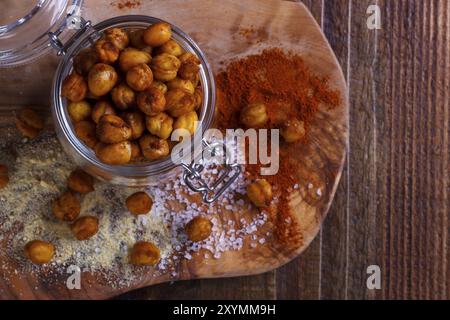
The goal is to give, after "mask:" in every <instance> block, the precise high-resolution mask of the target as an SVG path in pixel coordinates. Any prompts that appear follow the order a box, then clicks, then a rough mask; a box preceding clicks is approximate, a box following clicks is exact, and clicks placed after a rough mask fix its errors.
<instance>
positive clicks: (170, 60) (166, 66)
mask: <svg viewBox="0 0 450 320" xmlns="http://www.w3.org/2000/svg"><path fill="white" fill-rule="evenodd" d="M180 65H181V63H180V60H178V58H177V57H175V56H173V55H171V54H167V53H161V54H159V55H157V56H156V57H154V58H153V60H152V62H151V67H152V70H153V75H154V76H155V79H156V80H160V81H170V80H173V79H175V78H176V77H177V72H178V69H179V68H180Z"/></svg>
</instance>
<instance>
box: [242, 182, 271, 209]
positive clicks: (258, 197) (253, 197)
mask: <svg viewBox="0 0 450 320" xmlns="http://www.w3.org/2000/svg"><path fill="white" fill-rule="evenodd" d="M247 196H248V198H249V199H250V201H251V202H252V203H253V204H254V205H255V206H257V207H258V208H261V207H267V206H268V205H269V204H270V202H271V201H272V199H273V195H272V186H271V185H270V183H269V182H267V180H265V179H258V180H256V181H255V182H253V183H252V184H250V185H248V186H247Z"/></svg>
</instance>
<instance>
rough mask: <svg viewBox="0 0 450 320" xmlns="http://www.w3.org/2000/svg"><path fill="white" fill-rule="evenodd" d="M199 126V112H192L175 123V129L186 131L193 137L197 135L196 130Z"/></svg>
mask: <svg viewBox="0 0 450 320" xmlns="http://www.w3.org/2000/svg"><path fill="white" fill-rule="evenodd" d="M197 125H198V115H197V112H195V111H191V112H188V113H185V114H183V115H181V116H179V117H178V118H177V120H176V121H175V123H174V125H173V128H174V129H185V130H187V131H189V133H190V134H191V135H193V134H194V133H195V130H197Z"/></svg>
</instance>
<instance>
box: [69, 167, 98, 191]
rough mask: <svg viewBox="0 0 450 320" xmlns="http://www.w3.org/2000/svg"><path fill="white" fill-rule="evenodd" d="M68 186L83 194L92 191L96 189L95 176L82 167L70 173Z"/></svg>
mask: <svg viewBox="0 0 450 320" xmlns="http://www.w3.org/2000/svg"><path fill="white" fill-rule="evenodd" d="M67 186H68V187H69V189H70V190H72V191H74V192H78V193H81V194H86V193H90V192H92V191H94V190H95V189H94V178H93V177H92V176H91V175H89V174H87V173H86V172H84V171H83V170H80V169H77V170H74V171H72V172H71V173H70V175H69V178H68V179H67Z"/></svg>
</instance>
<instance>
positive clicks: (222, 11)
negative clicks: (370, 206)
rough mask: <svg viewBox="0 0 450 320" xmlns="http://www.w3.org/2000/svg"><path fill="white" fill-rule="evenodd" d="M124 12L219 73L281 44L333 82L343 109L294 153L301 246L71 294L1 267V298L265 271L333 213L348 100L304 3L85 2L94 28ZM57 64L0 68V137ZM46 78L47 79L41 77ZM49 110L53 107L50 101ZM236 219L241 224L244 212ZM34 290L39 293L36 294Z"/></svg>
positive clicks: (91, 293)
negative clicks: (192, 44) (186, 44)
mask: <svg viewBox="0 0 450 320" xmlns="http://www.w3.org/2000/svg"><path fill="white" fill-rule="evenodd" d="M100 3H101V5H100ZM126 14H142V15H150V16H155V17H159V18H162V19H164V20H167V21H169V22H171V23H173V24H175V25H177V26H178V27H180V28H181V29H182V30H184V31H185V32H187V33H188V34H189V35H190V36H191V37H192V38H193V39H194V40H195V41H196V42H197V43H198V44H199V45H200V47H201V48H202V49H203V50H204V52H205V53H206V56H207V58H208V59H209V61H210V63H211V64H212V66H213V68H214V71H215V72H217V71H219V70H220V69H221V68H222V67H223V66H224V64H223V63H222V62H223V61H227V60H230V59H233V58H236V57H241V56H245V55H248V54H252V53H255V52H258V51H260V50H261V49H263V48H265V47H275V46H276V47H283V48H285V49H287V50H292V51H294V52H295V53H298V54H300V55H302V57H303V58H304V60H305V62H306V64H307V65H308V66H309V67H310V68H311V69H312V70H313V71H314V72H315V73H317V74H319V75H322V76H328V77H330V83H331V86H332V87H333V88H335V89H338V90H339V91H340V92H341V94H342V96H343V103H342V105H341V107H339V108H336V109H334V110H324V111H321V112H320V113H319V114H318V116H317V118H316V120H315V122H314V123H313V125H312V126H311V131H310V139H309V143H308V144H307V145H302V146H299V149H298V153H296V154H293V155H292V156H293V157H294V158H295V160H296V161H298V162H299V163H300V164H301V165H302V166H301V167H302V170H301V172H298V173H296V174H298V177H299V178H300V179H302V181H305V184H303V183H302V184H301V185H300V189H299V190H298V191H297V192H294V193H293V197H292V200H291V203H290V205H291V206H292V208H293V209H294V212H295V214H296V216H297V219H298V222H299V224H298V227H299V231H300V232H301V235H302V238H303V242H302V244H301V245H297V246H283V247H281V246H279V245H278V244H277V243H276V241H275V240H272V241H270V240H269V241H268V242H266V243H265V244H264V245H261V246H258V247H257V248H254V249H251V250H250V249H249V248H248V247H246V246H244V248H243V249H242V250H240V251H231V252H227V253H225V254H223V255H222V257H221V258H220V259H218V260H216V259H208V260H205V259H204V257H203V255H194V256H193V259H192V260H189V261H188V260H184V261H183V262H182V263H181V264H180V266H179V270H178V271H179V272H178V275H177V277H176V278H175V279H174V278H171V277H170V276H169V275H168V274H166V275H159V276H155V275H153V274H152V273H151V272H150V273H149V274H148V276H146V277H145V279H144V280H143V281H139V282H138V283H134V284H133V285H132V286H130V287H126V288H121V289H115V288H111V287H109V286H107V285H105V284H102V283H101V281H100V280H98V279H97V278H96V275H95V274H85V275H83V277H82V288H81V290H68V289H67V288H66V286H65V281H60V282H52V283H51V284H47V283H45V281H43V280H42V279H39V278H37V277H35V276H34V275H32V274H20V273H19V274H17V275H14V276H10V275H9V276H8V277H7V278H6V277H4V276H3V275H2V269H1V268H0V298H3V299H8V298H21V299H36V298H37V299H65V298H73V299H104V298H110V297H113V296H115V295H118V294H121V293H124V292H126V291H129V290H133V289H137V288H140V287H145V286H149V285H154V284H157V283H161V282H166V281H174V280H175V281H176V280H189V279H196V278H225V277H234V276H243V275H253V274H259V273H263V272H267V271H270V270H273V269H275V268H278V267H280V266H282V265H283V264H285V263H287V262H289V261H290V260H292V259H293V258H295V257H297V256H298V255H299V254H300V253H302V252H303V251H304V250H305V248H306V247H307V246H308V245H309V244H310V242H311V241H312V240H313V238H314V237H315V236H316V235H317V233H318V231H319V228H320V226H321V223H322V222H323V219H324V218H325V216H326V214H327V212H328V209H329V207H330V205H331V202H332V200H333V197H334V194H335V191H336V188H337V184H338V181H339V179H340V176H341V172H342V167H343V163H344V159H345V154H346V150H347V140H348V109H349V106H348V95H347V88H346V84H345V80H344V76H343V73H342V70H341V68H340V66H339V63H338V61H337V60H336V57H335V55H334V53H333V51H332V49H331V48H330V46H329V44H328V42H327V40H326V38H325V36H324V35H323V33H322V32H321V29H320V27H319V25H318V24H317V23H316V21H315V20H314V18H313V17H312V15H311V14H310V13H309V11H308V9H307V8H306V7H305V6H304V5H303V4H301V3H293V2H287V1H273V0H246V1H239V0H228V1H218V0H215V1H214V0H192V1H183V0H165V1H141V5H140V7H138V8H134V9H127V10H126V11H125V10H124V9H118V8H117V7H115V6H111V5H110V4H109V1H101V2H97V1H93V0H86V1H85V4H84V8H83V13H82V15H83V16H84V17H85V18H86V19H89V20H91V21H92V22H93V23H97V22H99V21H101V20H104V19H108V18H111V17H114V16H119V15H126ZM56 63H57V58H55V57H54V56H46V57H44V58H42V59H41V61H38V62H36V63H34V64H33V65H31V66H30V65H29V66H25V67H20V68H18V69H10V70H6V71H1V75H0V84H1V86H2V88H4V90H2V93H0V104H1V105H3V106H1V107H0V133H1V132H2V130H6V129H7V127H11V126H12V125H13V123H14V122H13V116H12V114H13V112H12V111H14V109H17V108H20V107H15V106H13V105H17V104H20V105H24V104H25V103H26V102H28V101H29V102H30V103H32V104H42V105H45V104H47V101H46V99H47V97H48V96H49V95H50V89H51V86H50V85H51V83H50V80H51V78H52V77H53V72H54V67H55V65H56ZM41 75H42V80H38V79H39V77H40V76H41ZM19 77H20V78H19ZM11 79H12V80H11ZM19 79H20V81H19ZM46 92H48V95H47V94H46ZM13 101H14V102H17V101H19V103H13ZM45 108H46V109H47V110H48V104H47V107H45ZM48 121H49V123H50V122H51V121H50V119H49V120H48ZM2 136H4V135H3V134H2ZM308 181H313V182H314V184H315V185H316V186H320V188H321V189H322V195H321V196H320V197H318V196H317V194H316V190H317V189H314V190H309V189H308V188H307V185H306V184H307V182H308ZM235 217H236V220H239V217H240V213H236V214H235ZM0 232H1V231H0ZM1 245H2V244H0V246H1ZM0 250H2V249H1V248H0ZM2 263H6V264H10V265H12V266H13V265H14V264H15V261H14V259H13V258H11V259H10V260H9V261H2ZM224 281H226V280H224ZM36 287H37V288H39V289H38V290H35V289H34V288H36Z"/></svg>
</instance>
